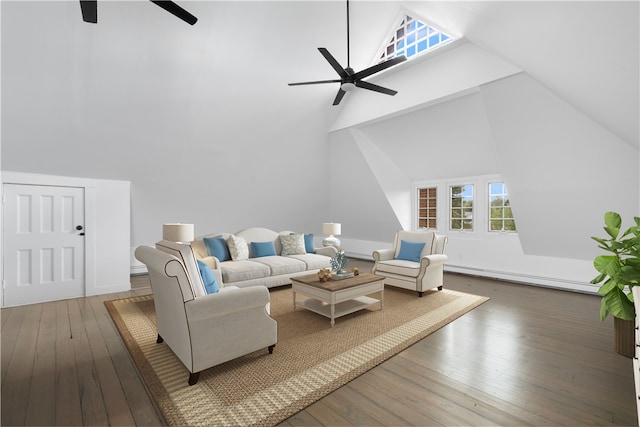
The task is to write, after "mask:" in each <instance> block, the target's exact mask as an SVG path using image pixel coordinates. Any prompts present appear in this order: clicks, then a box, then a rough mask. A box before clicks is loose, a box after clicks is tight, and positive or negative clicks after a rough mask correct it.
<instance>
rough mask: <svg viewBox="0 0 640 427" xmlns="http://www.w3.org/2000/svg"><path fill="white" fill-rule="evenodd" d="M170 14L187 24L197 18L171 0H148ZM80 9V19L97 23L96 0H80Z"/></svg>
mask: <svg viewBox="0 0 640 427" xmlns="http://www.w3.org/2000/svg"><path fill="white" fill-rule="evenodd" d="M150 1H151V3H155V4H156V5H158V6H160V7H161V8H163V9H164V10H166V11H167V12H169V13H171V14H172V15H175V16H177V17H178V18H180V19H182V20H183V21H185V22H186V23H188V24H191V25H193V24H195V23H196V22H197V21H198V18H196V17H195V16H193V15H192V14H190V13H189V12H187V11H186V10H184V9H183V8H181V7H180V6H178V5H177V4H175V3H174V2H172V1H167V0H150ZM80 9H81V10H82V20H83V21H84V22H91V23H93V24H97V23H98V0H80Z"/></svg>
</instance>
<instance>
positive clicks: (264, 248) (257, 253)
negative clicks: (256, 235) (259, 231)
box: [251, 242, 276, 258]
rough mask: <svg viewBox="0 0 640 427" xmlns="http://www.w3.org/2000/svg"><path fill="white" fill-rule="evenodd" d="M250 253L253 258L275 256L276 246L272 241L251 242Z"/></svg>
mask: <svg viewBox="0 0 640 427" xmlns="http://www.w3.org/2000/svg"><path fill="white" fill-rule="evenodd" d="M251 253H252V254H253V257H254V258H260V257H263V256H275V254H276V247H275V246H274V245H273V242H251Z"/></svg>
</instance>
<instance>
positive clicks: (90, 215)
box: [0, 171, 96, 307]
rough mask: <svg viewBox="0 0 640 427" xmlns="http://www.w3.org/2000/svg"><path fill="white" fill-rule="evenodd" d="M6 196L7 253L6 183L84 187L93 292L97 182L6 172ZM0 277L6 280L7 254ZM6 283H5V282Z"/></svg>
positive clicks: (88, 285) (87, 272)
mask: <svg viewBox="0 0 640 427" xmlns="http://www.w3.org/2000/svg"><path fill="white" fill-rule="evenodd" d="M1 178H2V188H1V189H0V192H2V200H3V207H2V209H0V223H1V224H2V227H0V252H2V253H3V254H4V184H20V185H41V186H53V187H79V188H83V189H84V225H85V227H84V228H85V244H84V290H85V295H92V294H93V290H94V289H95V287H96V269H95V265H96V259H95V252H96V234H95V233H96V211H95V206H96V203H95V199H96V183H95V181H94V180H92V179H86V178H75V177H64V176H54V175H39V174H31V173H23V172H4V171H3V172H2V176H1ZM0 277H1V278H2V280H3V281H4V257H3V258H2V260H1V261H0ZM2 286H4V283H3V284H2ZM0 307H4V290H3V291H2V292H0Z"/></svg>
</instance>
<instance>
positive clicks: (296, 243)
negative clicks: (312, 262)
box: [280, 234, 307, 255]
mask: <svg viewBox="0 0 640 427" xmlns="http://www.w3.org/2000/svg"><path fill="white" fill-rule="evenodd" d="M280 244H281V245H282V255H304V254H306V253H307V250H306V249H305V246H304V235H303V234H289V235H286V234H281V235H280Z"/></svg>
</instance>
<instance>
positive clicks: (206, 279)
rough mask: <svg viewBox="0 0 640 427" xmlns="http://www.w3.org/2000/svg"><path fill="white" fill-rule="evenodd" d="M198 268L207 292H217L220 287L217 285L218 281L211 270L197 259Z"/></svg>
mask: <svg viewBox="0 0 640 427" xmlns="http://www.w3.org/2000/svg"><path fill="white" fill-rule="evenodd" d="M197 262H198V269H199V270H200V277H201V278H202V283H204V288H205V290H206V291H207V294H217V293H218V291H219V290H220V288H219V287H218V281H217V280H216V276H215V274H213V270H212V269H211V267H209V266H208V265H207V264H205V263H204V262H202V261H200V260H197Z"/></svg>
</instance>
